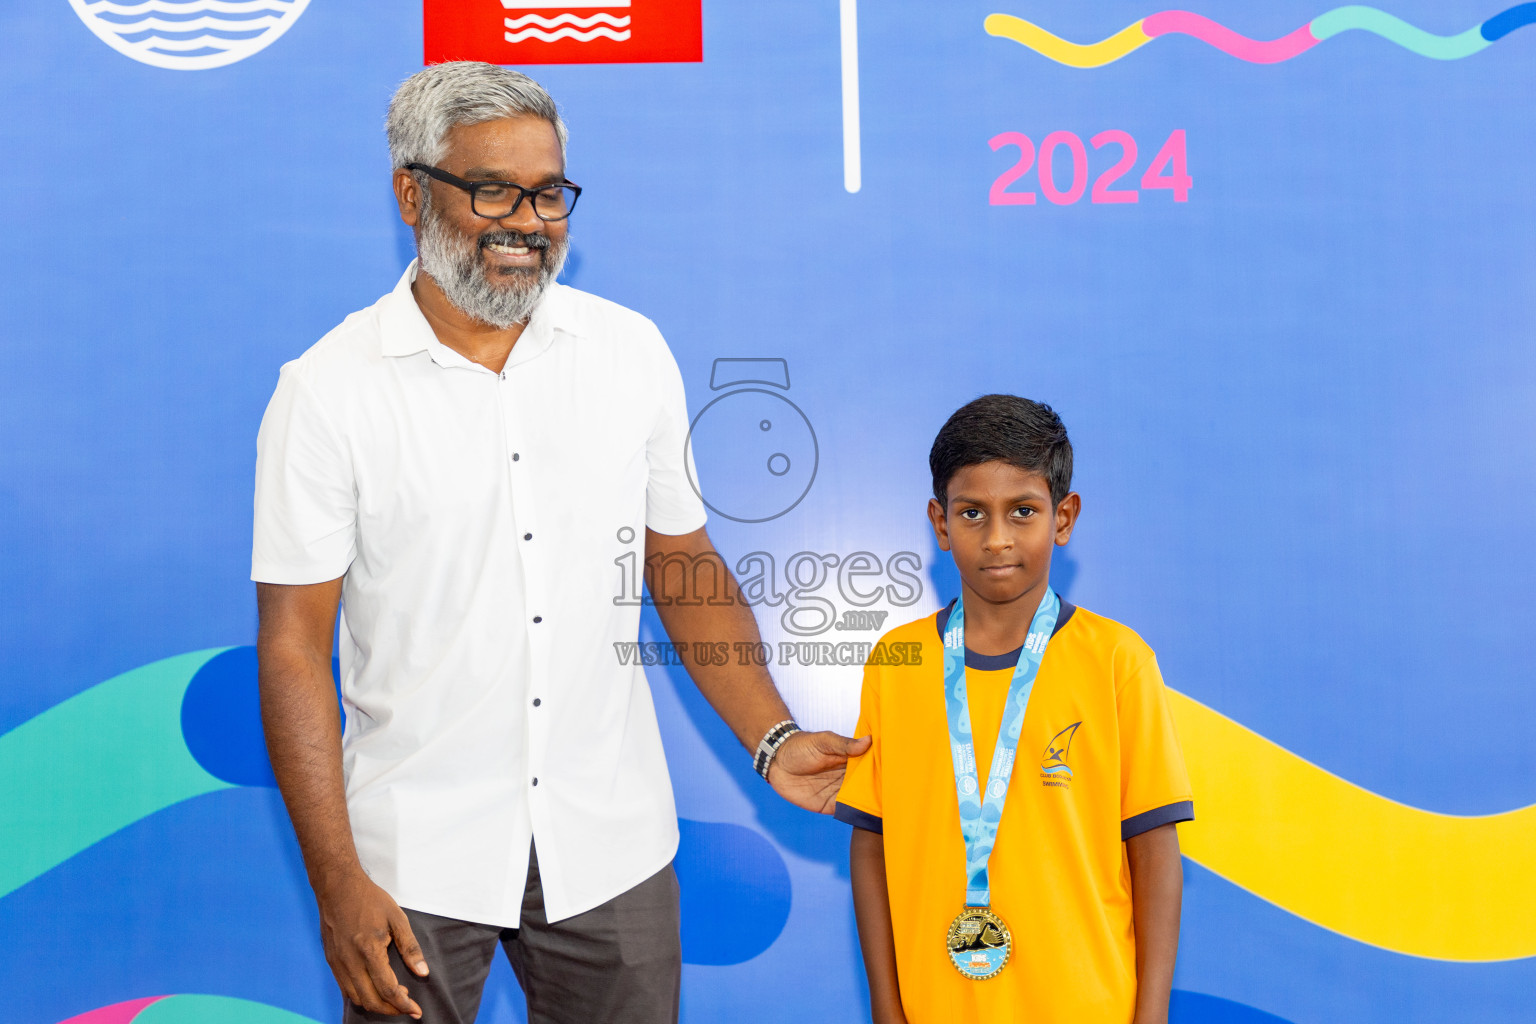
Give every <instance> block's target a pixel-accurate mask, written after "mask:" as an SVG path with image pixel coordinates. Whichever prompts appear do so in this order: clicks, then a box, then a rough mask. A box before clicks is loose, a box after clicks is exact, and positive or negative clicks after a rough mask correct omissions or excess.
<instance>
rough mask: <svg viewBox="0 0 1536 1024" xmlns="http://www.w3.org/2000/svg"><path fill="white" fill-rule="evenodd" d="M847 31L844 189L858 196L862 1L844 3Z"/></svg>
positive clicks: (860, 180) (861, 174)
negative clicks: (860, 7)
mask: <svg viewBox="0 0 1536 1024" xmlns="http://www.w3.org/2000/svg"><path fill="white" fill-rule="evenodd" d="M841 3H842V29H843V188H845V189H847V190H848V191H849V192H857V191H858V190H859V188H860V186H862V185H863V183H864V181H863V179H864V171H863V167H862V166H861V164H860V160H859V10H858V0H841Z"/></svg>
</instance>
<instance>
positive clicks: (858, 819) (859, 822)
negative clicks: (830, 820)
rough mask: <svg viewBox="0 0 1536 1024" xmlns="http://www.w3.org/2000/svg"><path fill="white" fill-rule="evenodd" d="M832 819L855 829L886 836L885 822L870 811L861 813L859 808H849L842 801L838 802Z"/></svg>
mask: <svg viewBox="0 0 1536 1024" xmlns="http://www.w3.org/2000/svg"><path fill="white" fill-rule="evenodd" d="M832 817H834V818H836V819H837V820H838V821H841V822H843V823H844V824H847V825H852V826H853V827H854V828H861V829H863V830H864V831H866V832H874V833H876V834H878V835H885V822H884V821H883V820H881V819H880V818H877V817H875V816H874V815H873V814H870V813H869V812H868V811H861V810H859V809H858V808H857V807H849V806H848V805H847V804H845V803H843V802H842V801H838V803H837V807H836V809H835V810H833V812H832Z"/></svg>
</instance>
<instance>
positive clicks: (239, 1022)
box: [59, 995, 319, 1024]
mask: <svg viewBox="0 0 1536 1024" xmlns="http://www.w3.org/2000/svg"><path fill="white" fill-rule="evenodd" d="M59 1024H319V1021H316V1020H314V1019H313V1018H311V1017H305V1016H302V1015H300V1014H297V1013H290V1012H288V1011H287V1010H280V1009H278V1008H277V1007H275V1006H268V1005H266V1004H265V1003H254V1002H251V1001H250V1000H249V999H236V998H234V997H232V996H204V995H176V996H150V997H149V998H147V999H133V1000H129V1001H128V1002H126V1003H114V1004H112V1005H111V1006H103V1007H101V1008H100V1009H99V1010H92V1011H90V1012H89V1013H82V1014H80V1015H79V1016H76V1017H71V1018H69V1019H68V1020H62V1021H60V1022H59Z"/></svg>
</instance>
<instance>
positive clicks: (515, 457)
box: [512, 452, 522, 462]
mask: <svg viewBox="0 0 1536 1024" xmlns="http://www.w3.org/2000/svg"><path fill="white" fill-rule="evenodd" d="M520 458H522V456H521V455H519V454H517V452H513V453H512V461H513V462H516V461H517V460H518V459H520Z"/></svg>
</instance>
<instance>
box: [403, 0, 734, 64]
mask: <svg viewBox="0 0 1536 1024" xmlns="http://www.w3.org/2000/svg"><path fill="white" fill-rule="evenodd" d="M702 6H703V0H608V2H607V3H603V2H601V0H591V2H581V0H576V2H573V3H566V2H563V0H423V5H422V18H423V23H424V24H423V27H424V29H425V39H426V63H428V64H437V63H439V62H441V61H445V60H483V61H487V62H489V63H491V64H638V63H647V62H654V61H700V60H703V59H704V19H703V13H702V10H701V8H702Z"/></svg>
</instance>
